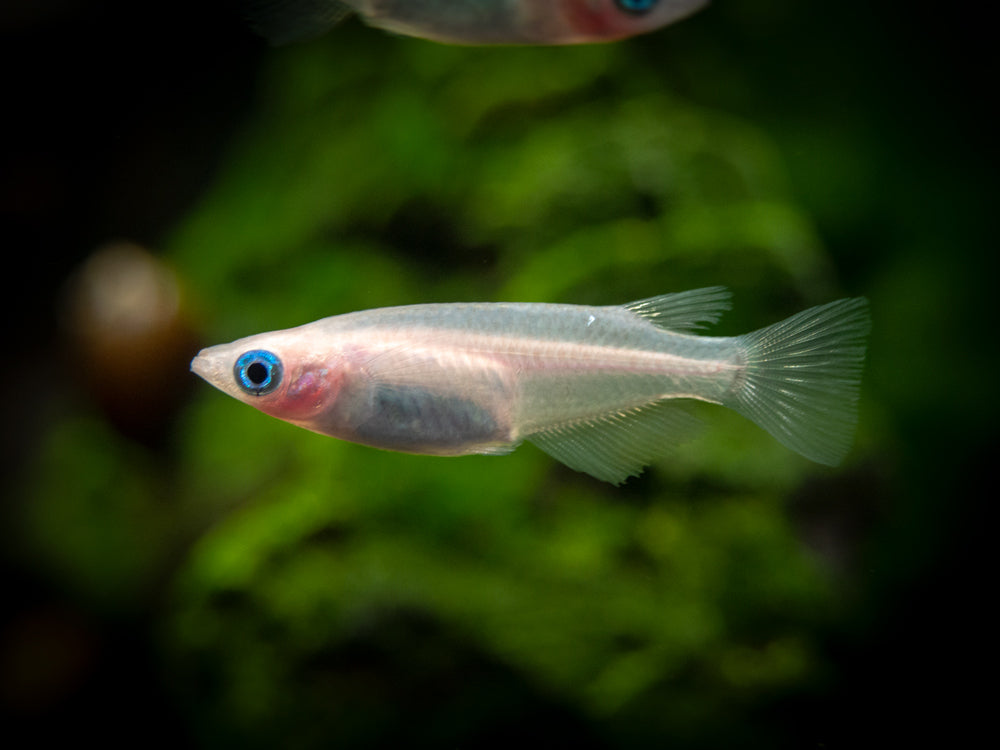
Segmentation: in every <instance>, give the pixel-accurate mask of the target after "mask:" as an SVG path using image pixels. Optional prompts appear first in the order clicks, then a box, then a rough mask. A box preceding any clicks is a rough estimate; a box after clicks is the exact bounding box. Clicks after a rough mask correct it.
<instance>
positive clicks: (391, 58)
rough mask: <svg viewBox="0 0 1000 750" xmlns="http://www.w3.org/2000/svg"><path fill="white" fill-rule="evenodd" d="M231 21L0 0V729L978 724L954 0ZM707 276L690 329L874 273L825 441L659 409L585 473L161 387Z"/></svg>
mask: <svg viewBox="0 0 1000 750" xmlns="http://www.w3.org/2000/svg"><path fill="white" fill-rule="evenodd" d="M234 6H235V3H224V2H218V3H213V2H200V3H199V2H194V1H193V0H179V1H178V2H173V3H169V4H139V3H126V2H124V1H123V0H108V1H107V2H84V1H83V0H42V1H36V2H27V0H15V1H14V2H7V3H5V4H4V6H3V9H2V11H0V56H2V65H0V70H3V81H4V86H3V91H2V94H0V96H2V99H3V102H4V107H3V109H4V113H5V114H4V115H3V118H2V119H3V125H2V126H0V127H2V130H0V132H3V133H4V137H3V139H2V142H0V210H2V212H3V225H2V227H3V234H2V238H3V239H2V242H3V247H4V249H5V257H6V259H7V266H6V267H7V273H6V275H5V278H6V281H7V284H6V287H7V290H6V293H5V295H4V298H5V300H6V302H7V304H6V308H7V315H6V321H7V322H6V326H5V338H6V346H5V352H6V367H5V368H4V369H5V372H6V385H7V388H6V393H5V398H4V399H3V408H4V412H3V415H2V419H3V424H4V431H3V444H2V455H3V471H2V483H3V484H2V488H3V503H2V511H0V512H2V517H0V534H2V536H0V565H2V573H3V580H4V583H5V585H4V593H3V596H2V598H0V601H2V618H0V706H2V708H0V710H2V717H3V724H2V726H3V729H2V730H0V731H2V732H3V733H4V734H5V735H7V737H5V739H7V738H15V739H16V738H19V737H20V738H24V737H31V738H32V742H33V744H39V743H45V742H49V741H63V740H66V739H74V740H79V739H80V738H90V739H93V740H97V741H101V742H103V743H105V744H109V745H118V744H128V745H129V746H134V745H135V744H136V743H141V744H143V745H145V746H166V745H170V746H173V747H178V746H179V747H186V746H201V747H229V746H239V747H299V748H313V747H334V746H344V747H354V746H385V745H390V744H392V745H395V744H400V743H406V744H410V745H420V746H433V747H481V746H508V745H513V744H515V743H516V744H525V743H528V742H531V743H541V742H548V743H555V742H558V743H561V744H569V743H572V744H574V745H577V746H582V747H595V748H604V747H662V746H667V747H691V748H713V747H767V748H791V747H864V746H869V747H870V746H879V747H882V746H905V745H907V744H908V743H909V742H911V741H914V740H917V739H923V740H926V738H928V737H931V736H933V734H932V733H935V732H940V733H941V735H940V736H941V737H943V738H947V739H948V740H949V743H950V744H958V745H961V744H964V742H963V739H965V738H968V737H971V736H977V735H976V733H977V732H978V730H979V728H980V727H981V726H982V723H983V722H985V720H986V715H987V710H988V708H989V706H990V704H991V702H992V701H991V700H990V699H989V691H987V690H985V689H983V688H982V687H979V685H980V680H982V679H986V680H988V679H989V673H990V669H989V668H988V667H987V666H986V657H987V655H988V653H989V652H990V648H989V646H988V644H990V643H992V633H987V625H986V620H985V617H984V614H983V611H982V606H981V603H983V602H988V601H989V600H990V599H991V598H992V597H991V592H992V591H993V589H994V586H993V585H991V580H990V577H989V576H988V571H989V570H990V569H992V560H991V558H989V557H988V555H987V550H988V549H989V546H990V542H989V541H988V539H989V537H988V529H989V528H990V527H989V525H988V524H987V523H986V521H985V508H986V507H987V500H988V496H989V492H990V490H989V487H990V486H992V484H993V482H992V479H993V476H994V474H993V471H992V470H993V466H992V461H993V460H995V456H996V451H995V439H994V437H993V433H994V431H995V424H996V422H995V418H996V408H995V403H996V398H995V396H994V395H992V380H993V378H992V373H993V372H994V371H995V369H996V368H995V365H996V356H995V349H994V347H993V346H992V344H991V341H992V337H993V333H994V331H993V328H994V320H995V316H994V315H993V313H992V307H993V306H992V305H990V304H989V303H988V300H989V299H990V297H991V295H992V294H994V293H995V284H996V274H995V263H994V262H993V256H994V252H993V251H994V247H995V233H994V232H993V224H994V221H993V212H994V211H995V202H996V189H995V167H996V158H995V157H996V142H995V138H994V130H995V127H996V120H995V117H994V115H993V113H992V111H991V104H992V103H991V101H990V100H991V99H993V98H995V91H994V89H995V80H994V72H995V68H994V67H991V65H990V62H991V57H992V55H991V54H990V50H989V40H988V34H987V32H986V25H985V24H983V23H981V21H980V20H979V19H976V18H974V17H970V16H968V15H959V14H957V13H956V11H955V10H947V11H946V12H947V13H949V14H950V15H945V16H942V15H940V14H941V13H942V9H941V6H940V4H936V5H935V4H930V3H928V4H916V5H915V4H912V3H907V4H905V5H901V4H899V3H892V2H888V1H886V0H881V1H879V2H861V1H860V0H849V1H848V2H845V3H821V2H815V1H813V2H801V0H716V2H715V3H714V4H713V5H712V6H710V7H709V8H708V9H707V10H705V11H702V12H701V13H700V14H698V15H697V16H695V17H692V18H691V19H689V20H687V21H684V22H683V23H681V24H678V25H676V26H674V27H671V28H668V29H665V30H662V31H660V32H658V33H655V34H652V35H649V36H646V37H641V38H636V39H633V40H630V41H627V42H623V43H618V44H613V45H598V46H590V47H576V48H553V49H471V48H460V47H448V46H443V45H436V44H432V43H428V42H423V41H420V40H413V39H404V38H399V37H393V36H391V35H388V34H385V33H382V32H381V31H378V30H374V29H370V28H367V27H365V26H364V25H362V24H360V23H358V22H357V21H350V22H348V23H345V24H344V25H342V26H341V27H339V28H338V29H336V30H335V31H334V32H332V33H331V34H329V35H327V36H325V37H323V38H320V39H318V40H315V41H312V42H308V43H304V44H299V45H291V46H287V47H281V48H272V47H269V46H268V45H267V44H266V43H264V42H263V41H262V40H260V39H259V38H257V37H255V36H254V35H253V34H252V33H251V32H250V31H248V29H247V27H246V25H245V24H244V23H243V21H242V19H241V17H240V14H239V12H238V11H237V10H236V8H235V7H234ZM709 284H724V285H726V286H729V287H730V288H731V289H732V290H733V292H734V309H733V310H732V311H731V312H729V313H728V314H727V315H726V316H725V317H724V318H723V320H722V322H721V323H720V324H719V326H718V328H717V331H718V332H719V333H720V334H723V335H730V334H736V333H742V332H745V331H748V330H751V329H753V328H755V327H759V326H762V325H766V324H768V323H771V322H774V321H776V320H778V319H781V318H783V317H786V316H787V315H790V314H792V313H794V312H797V311H798V310H800V309H802V308H804V307H807V306H810V305H813V304H819V303H822V302H826V301H829V300H831V299H834V298H837V297H840V296H847V295H865V296H867V297H868V298H869V299H870V300H871V304H872V312H873V319H874V330H873V334H872V337H871V342H870V356H869V359H868V363H867V366H866V373H865V379H864V386H863V395H862V401H861V419H860V426H859V430H858V439H857V445H856V448H855V450H854V451H853V452H852V454H851V455H850V457H849V458H848V460H847V461H846V462H845V463H844V464H843V465H842V466H841V467H838V468H836V469H829V468H825V467H821V466H817V465H814V464H811V463H809V462H808V461H806V460H804V459H801V458H800V457H798V456H795V455H793V454H791V453H790V452H789V451H788V450H786V449H784V448H782V447H781V446H780V445H779V444H777V443H776V442H775V441H773V440H772V439H771V438H770V437H769V436H767V435H765V434H764V433H763V432H761V431H760V430H759V429H758V428H756V427H755V426H753V425H752V424H750V423H748V422H746V421H744V420H742V419H740V418H739V417H737V416H736V415H734V414H731V413H729V412H726V411H725V410H723V409H721V408H711V407H705V408H704V409H700V410H699V415H700V416H702V417H703V418H704V421H705V425H706V426H705V429H704V431H703V432H702V434H701V435H700V436H699V437H698V439H696V440H695V441H693V442H691V443H689V444H687V445H685V446H683V447H682V448H681V449H680V450H678V451H676V452H675V453H673V454H672V455H670V456H667V457H664V458H663V459H662V460H660V461H658V462H656V463H655V464H654V465H653V466H651V467H650V468H649V469H648V470H647V472H646V473H645V474H644V475H643V476H642V477H640V478H638V479H633V480H631V481H629V482H628V484H627V485H625V486H624V487H622V488H614V487H611V486H610V485H605V484H602V483H600V482H597V481H596V480H593V479H591V478H589V477H587V476H585V475H581V474H576V473H574V472H572V471H570V470H568V469H566V468H565V467H562V466H560V465H559V464H557V463H556V462H555V461H553V460H551V459H550V458H549V457H547V456H546V455H544V454H542V453H541V452H540V451H538V450H536V449H535V448H534V447H532V446H524V447H522V448H521V449H519V450H518V451H517V452H516V453H514V454H513V455H511V456H508V457H504V458H488V457H471V458H461V459H436V458H425V457H416V456H406V455H399V454H392V453H385V452H380V451H375V450H371V449H367V448H363V447H359V446H354V445H349V444H344V443H340V442H338V441H334V440H331V439H327V438H323V437H319V436H316V435H312V434H310V433H307V432H305V431H301V430H297V429H296V428H293V427H291V426H288V425H285V424H283V423H281V422H278V421H276V420H273V419H270V418H267V417H265V416H263V415H261V414H258V413H256V412H255V411H253V410H252V409H249V408H247V407H245V406H242V405H240V404H239V403H237V402H236V401H235V400H232V399H228V398H226V397H225V396H223V395H222V394H220V393H218V392H217V391H215V390H214V389H211V388H210V387H208V386H207V385H205V384H204V383H201V382H200V381H198V380H197V378H195V377H194V376H193V375H191V374H190V373H189V372H188V370H187V363H188V361H189V359H190V357H191V356H192V355H193V353H194V352H195V351H196V350H197V348H198V347H199V346H201V345H207V344H211V343H220V342H223V341H229V340H231V339H233V338H237V337H239V336H243V335H248V334H250V333H256V332H260V331H264V330H271V329H275V328H282V327H287V326H290V325H296V324H299V323H303V322H307V321H310V320H314V319H316V318H320V317H324V316H327V315H332V314H337V313H341V312H348V311H352V310H357V309H364V308H370V307H379V306H385V305H396V304H407V303H417V302H432V301H461V300H482V301H491V300H497V301H499V300H530V301H547V302H576V303H586V304H612V303H617V302H623V301H627V300H630V299H636V298H640V297H646V296H651V295H654V294H659V293H663V292H667V291H678V290H683V289H689V288H694V287H697V286H702V285H709ZM988 561H989V562H988ZM5 744H6V743H5Z"/></svg>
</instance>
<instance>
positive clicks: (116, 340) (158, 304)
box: [64, 242, 199, 442]
mask: <svg viewBox="0 0 1000 750" xmlns="http://www.w3.org/2000/svg"><path fill="white" fill-rule="evenodd" d="M65 302H66V304H65V306H64V311H65V324H66V328H67V330H68V333H69V335H70V338H71V343H72V346H71V348H72V352H73V357H72V359H71V364H70V365H69V367H70V368H71V371H70V373H69V375H70V376H71V377H72V378H74V379H76V378H79V382H80V384H81V385H83V386H84V387H85V388H86V389H87V391H88V392H89V393H90V394H91V395H92V397H93V398H94V399H95V401H96V402H97V404H98V405H99V406H100V408H101V409H102V410H103V412H104V413H105V415H106V416H107V418H108V420H109V421H110V422H111V423H112V424H113V425H114V426H115V427H116V428H118V429H119V430H120V431H121V432H122V433H124V434H125V435H127V436H129V437H131V438H134V439H136V440H140V441H142V442H158V441H159V440H160V439H161V438H162V437H163V435H164V433H165V431H166V428H167V427H168V425H169V422H170V420H171V418H172V417H173V415H174V414H175V413H176V411H177V409H178V407H179V405H180V403H181V401H182V399H183V397H184V395H185V392H186V390H187V388H189V387H190V386H191V385H192V379H191V378H189V377H188V363H189V362H190V360H191V357H192V356H193V354H194V353H195V352H196V351H197V349H198V348H199V347H198V339H197V336H196V335H195V333H194V329H193V326H192V325H191V323H190V318H189V315H188V312H187V310H186V309H185V302H184V297H183V294H182V290H181V285H180V282H179V280H178V278H177V276H176V274H175V273H174V272H173V270H171V269H170V268H169V267H168V266H167V265H166V264H165V263H164V262H163V261H162V260H160V259H159V258H157V257H156V256H154V255H153V254H152V253H150V252H149V251H147V250H145V249H144V248H142V247H140V246H138V245H136V244H133V243H130V242H115V243H111V244H108V245H105V246H103V247H101V248H99V249H98V250H97V251H96V252H94V254H93V255H92V256H91V257H90V258H89V259H88V260H87V261H86V262H85V263H84V265H83V267H82V268H81V269H80V270H79V271H78V272H77V273H76V274H75V275H74V277H73V278H72V279H71V281H70V284H69V287H68V289H67V295H66V300H65Z"/></svg>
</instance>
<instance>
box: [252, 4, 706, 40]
mask: <svg viewBox="0 0 1000 750" xmlns="http://www.w3.org/2000/svg"><path fill="white" fill-rule="evenodd" d="M707 2H708V0H245V3H246V5H247V13H248V15H249V16H250V19H251V22H252V23H253V25H254V26H255V27H256V28H257V29H258V30H259V31H260V32H261V33H262V34H264V36H266V37H268V38H269V39H270V40H271V41H272V42H275V43H279V44H280V43H283V42H287V41H293V40H296V39H303V38H308V37H312V36H318V35H319V34H322V33H323V32H325V31H328V30H329V29H330V28H332V27H333V26H334V25H335V24H337V23H338V22H339V21H340V20H341V19H343V18H344V17H345V16H346V15H348V14H349V13H352V12H354V13H357V14H358V15H359V16H360V17H361V19H362V20H363V21H364V22H365V23H367V24H369V25H371V26H377V27H379V28H381V29H385V30H387V31H392V32H395V33H397V34H406V35H407V36H416V37H421V38H423V39H432V40H434V41H438V42H447V43H451V44H580V43H586V42H608V41H612V40H615V39H624V38H625V37H630V36H635V35H636V34H644V33H646V32H649V31H654V30H655V29H658V28H660V27H662V26H666V25H667V24H670V23H673V22H674V21H678V20H680V19H681V18H684V17H685V16H687V15H690V14H691V13H694V12H695V11H696V10H698V9H699V8H701V7H702V6H704V5H705V4H706V3H707Z"/></svg>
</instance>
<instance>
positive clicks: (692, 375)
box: [191, 287, 869, 484]
mask: <svg viewBox="0 0 1000 750" xmlns="http://www.w3.org/2000/svg"><path fill="white" fill-rule="evenodd" d="M727 306H728V294H727V293H726V291H725V290H724V289H722V288H720V287H711V288H707V289H696V290H693V291H689V292H681V293H676V294H667V295H662V296H660V297H654V298H651V299H647V300H640V301H638V302H633V303H629V304H627V305H623V306H604V307H590V306H583V305H558V304H535V303H481V304H477V303H457V304H430V305H413V306H406V307H393V308H384V309H378V310H369V311H364V312H356V313H348V314H345V315H338V316H334V317H330V318H325V319H322V320H318V321H315V322H313V323H309V324H306V325H303V326H299V327H297V328H291V329H288V330H284V331H275V332H271V333H263V334H258V335H255V336H249V337H247V338H243V339H239V340H238V341H234V342H232V343H230V344H223V345H220V346H213V347H209V348H207V349H204V350H202V351H201V352H200V353H199V354H198V356H197V357H195V359H194V360H193V362H192V365H191V368H192V370H193V371H194V372H196V373H197V374H198V375H200V376H201V377H203V378H204V379H205V380H206V381H208V382H209V383H211V384H212V385H214V386H215V387H217V388H219V389H220V390H222V391H223V392H225V393H228V394H229V395H231V396H233V397H235V398H237V399H239V400H241V401H243V402H245V403H248V404H250V405H252V406H254V407H256V408H257V409H259V410H261V411H263V412H265V413H267V414H270V415H272V416H274V417H278V418H279V419H283V420H285V421H288V422H291V423H293V424H296V425H299V426H301V427H304V428H306V429H309V430H312V431H314V432H318V433H322V434H325V435H331V436H334V437H337V438H341V439H344V440H350V441H353V442H357V443H362V444H365V445H370V446H373V447H376V448H384V449H390V450H398V451H405V452H410V453H421V454H429V455H442V456H457V455H466V454H474V453H483V454H502V453H507V452H510V451H512V450H513V449H514V448H515V447H516V446H517V445H518V444H519V443H521V442H522V441H524V440H528V441H531V442H534V443H535V444H536V445H538V446H539V447H541V448H542V449H543V450H545V451H546V452H548V453H550V454H551V455H553V456H554V457H555V458H557V459H559V460H560V461H562V462H563V463H565V464H567V465H569V466H570V467H572V468H574V469H577V470H580V471H585V472H587V473H589V474H591V475H593V476H596V477H598V478H599V479H603V480H607V481H610V482H614V483H616V484H617V483H620V482H622V481H624V480H625V479H626V478H628V477H629V476H632V475H636V474H638V473H640V472H641V471H642V468H643V467H644V466H645V465H646V464H647V463H649V462H650V461H651V460H652V459H653V458H655V457H656V456H658V455H660V454H662V453H663V452H665V450H666V449H667V448H668V447H669V446H670V445H671V444H672V443H674V442H676V441H677V440H679V439H680V437H681V435H682V433H683V432H684V431H686V429H687V428H689V427H690V426H691V423H692V420H691V419H690V417H689V416H688V415H687V414H686V413H685V412H684V411H683V410H680V409H678V405H679V404H680V403H682V402H683V401H685V400H691V399H694V400H699V401H707V402H711V403H715V404H721V405H723V406H728V407H730V408H733V409H735V410H736V411H738V412H740V413H742V414H744V415H745V416H747V417H749V418H750V419H753V420H754V421H756V422H757V423H758V424H760V425H761V426H762V427H764V428H765V429H767V430H768V431H770V432H771V433H772V434H773V435H774V436H775V437H776V438H777V439H778V440H780V441H781V442H783V443H784V444H786V445H787V446H789V447H790V448H792V449H793V450H796V451H798V452H799V453H802V454H803V455H805V456H807V457H808V458H811V459H813V460H816V461H819V462H822V463H827V464H835V463H837V462H839V461H840V459H841V458H842V457H843V456H844V454H845V453H846V452H847V450H848V448H849V447H850V443H851V439H852V435H853V430H854V422H855V418H856V402H857V391H858V386H859V380H860V371H861V365H862V361H863V358H864V350H865V337H866V335H867V332H868V328H869V320H868V312H867V303H866V301H865V300H864V299H860V298H856V299H847V300H840V301H838V302H833V303H830V304H828V305H825V306H821V307H818V308H812V309H811V310H807V311H805V312H803V313H799V314H798V315H796V316H793V317H792V318H789V319H788V320H786V321H783V322H781V323H778V324H775V325H774V326H770V327H768V328H765V329H762V330H760V331H756V332H754V333H751V334H747V335H744V336H735V337H709V336H700V335H695V334H694V333H692V331H693V330H694V329H696V328H698V327H699V326H700V325H702V324H704V323H707V322H714V321H715V320H716V319H717V318H718V316H719V314H720V313H721V311H722V310H723V309H725V308H726V307H727Z"/></svg>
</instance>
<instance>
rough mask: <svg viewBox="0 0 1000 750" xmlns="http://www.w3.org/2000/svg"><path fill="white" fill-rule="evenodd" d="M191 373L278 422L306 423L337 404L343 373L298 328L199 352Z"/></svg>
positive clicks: (332, 358) (336, 362) (331, 357)
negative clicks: (334, 402)
mask: <svg viewBox="0 0 1000 750" xmlns="http://www.w3.org/2000/svg"><path fill="white" fill-rule="evenodd" d="M191 370H192V372H194V373H195V374H197V375H199V376H200V377H202V378H203V379H204V380H205V381H207V382H208V383H209V384H211V385H213V386H215V387H216V388H218V389H219V390H220V391H222V392H223V393H226V394H228V395H230V396H232V397H233V398H235V399H237V400H239V401H242V402H243V403H245V404H249V405H250V406H253V407H254V408H255V409H259V410H260V411H262V412H264V413H265V414H269V415H271V416H273V417H277V418H278V419H283V420H286V421H289V422H295V423H304V422H310V421H311V420H313V419H315V418H316V416H317V415H319V414H321V413H322V412H323V411H324V410H325V409H326V408H327V407H328V406H329V405H330V404H331V403H332V401H333V400H335V399H336V397H337V395H338V393H339V391H340V390H341V386H342V384H343V375H344V370H343V368H342V367H340V366H339V357H338V355H337V354H336V353H334V354H332V355H331V354H330V353H329V352H322V353H321V352H317V351H316V350H315V347H312V346H310V345H309V344H308V342H307V340H306V337H305V336H303V335H302V334H301V333H300V332H298V331H297V330H296V329H290V330H288V331H277V332H272V333H264V334H258V335H256V336H248V337H246V338H242V339H239V340H237V341H233V342H232V343H229V344H219V345H218V346H210V347H207V348H205V349H202V350H201V351H200V352H198V355H197V356H196V357H195V358H194V359H193V360H192V361H191Z"/></svg>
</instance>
